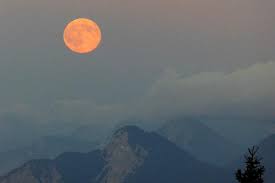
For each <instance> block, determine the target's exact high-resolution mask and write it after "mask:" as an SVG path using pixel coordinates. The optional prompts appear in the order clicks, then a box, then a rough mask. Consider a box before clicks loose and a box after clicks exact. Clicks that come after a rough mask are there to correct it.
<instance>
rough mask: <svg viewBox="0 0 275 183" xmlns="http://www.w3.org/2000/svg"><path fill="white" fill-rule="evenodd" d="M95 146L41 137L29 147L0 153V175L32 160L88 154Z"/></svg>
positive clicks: (64, 138)
mask: <svg viewBox="0 0 275 183" xmlns="http://www.w3.org/2000/svg"><path fill="white" fill-rule="evenodd" d="M96 146H97V144H96V142H92V141H87V140H83V139H81V140H80V139H76V138H73V137H69V136H68V137H60V136H47V137H43V138H41V139H39V140H37V141H36V142H34V143H33V144H31V145H29V146H25V147H21V148H17V149H14V150H9V151H6V152H0V162H1V163H0V175H1V174H3V173H7V172H8V171H10V170H12V169H13V168H15V167H18V166H20V165H22V164H23V163H25V162H26V161H29V160H32V159H38V158H39V159H40V158H55V157H56V156H58V155H59V154H61V153H63V152H68V151H78V152H89V151H91V150H93V149H95V148H96Z"/></svg>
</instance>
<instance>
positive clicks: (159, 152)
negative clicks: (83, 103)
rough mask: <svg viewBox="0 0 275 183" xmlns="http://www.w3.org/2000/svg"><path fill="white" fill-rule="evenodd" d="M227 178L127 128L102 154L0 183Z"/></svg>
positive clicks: (44, 165) (31, 167)
mask: <svg viewBox="0 0 275 183" xmlns="http://www.w3.org/2000/svg"><path fill="white" fill-rule="evenodd" d="M230 175H231V173H230V172H227V171H226V170H224V169H221V168H218V167H216V166H214V165H210V164H208V163H205V162H201V161H199V160H197V159H196V158H194V157H193V156H192V155H191V154H189V153H188V152H186V151H184V150H183V149H181V148H179V147H178V146H177V145H175V144H173V143H172V142H170V141H169V140H167V139H166V138H164V137H162V136H160V135H158V134H157V133H155V132H145V131H143V130H141V129H139V128H137V127H135V126H127V127H123V128H121V129H119V130H117V131H116V132H115V133H114V135H113V136H112V138H111V141H110V142H109V144H107V145H106V146H105V147H104V148H103V149H101V150H96V151H92V152H89V153H64V154H62V155H60V156H58V157H57V158H55V159H40V160H32V161H29V162H27V163H25V164H24V165H23V166H21V167H19V168H17V169H15V170H13V171H11V172H10V173H8V174H7V175H5V176H3V177H1V178H0V183H79V182H82V183H140V182H144V183H147V182H148V183H152V182H158V183H167V182H173V183H182V182H190V183H205V182H211V183H220V182H223V183H226V182H230V181H229V180H230Z"/></svg>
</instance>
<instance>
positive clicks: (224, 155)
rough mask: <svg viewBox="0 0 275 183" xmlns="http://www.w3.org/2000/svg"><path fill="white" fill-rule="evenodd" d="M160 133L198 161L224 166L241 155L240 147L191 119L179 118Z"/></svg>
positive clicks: (161, 129) (170, 122) (166, 125)
mask: <svg viewBox="0 0 275 183" xmlns="http://www.w3.org/2000/svg"><path fill="white" fill-rule="evenodd" d="M158 133H159V134H160V135H162V136H164V137H166V138H167V139H169V140H170V141H171V142H173V143H175V144H177V145H178V146H179V147H181V148H182V149H184V150H186V151H187V152H189V153H190V154H192V155H194V156H195V157H196V158H197V159H199V160H201V161H205V162H208V163H211V164H215V165H219V166H224V165H226V164H227V163H229V162H230V161H232V160H233V159H234V158H235V157H236V156H238V155H239V154H240V152H241V151H240V147H239V146H238V145H235V144H233V143H232V142H230V141H229V140H227V139H225V138H224V137H223V136H221V135H220V134H218V133H217V132H215V131H214V130H212V129H211V128H209V127H208V126H206V125H205V124H203V123H201V122H200V121H199V120H196V119H191V118H179V119H176V120H172V121H169V122H167V123H166V124H165V125H163V126H162V127H161V128H160V129H159V131H158Z"/></svg>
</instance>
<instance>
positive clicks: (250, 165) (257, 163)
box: [236, 146, 265, 183]
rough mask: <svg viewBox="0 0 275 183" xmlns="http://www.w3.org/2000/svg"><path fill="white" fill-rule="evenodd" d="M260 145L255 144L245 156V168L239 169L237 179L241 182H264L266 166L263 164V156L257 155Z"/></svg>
mask: <svg viewBox="0 0 275 183" xmlns="http://www.w3.org/2000/svg"><path fill="white" fill-rule="evenodd" d="M258 150H259V147H255V146H253V147H252V148H249V149H248V154H246V155H245V156H244V158H245V164H246V166H245V169H244V170H243V171H242V170H240V169H239V170H237V172H236V179H237V181H238V182H240V183H263V182H264V180H263V175H264V172H265V168H264V166H263V165H262V164H261V160H262V159H261V158H259V157H258V156H257V153H258Z"/></svg>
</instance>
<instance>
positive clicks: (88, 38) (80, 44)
mask: <svg viewBox="0 0 275 183" xmlns="http://www.w3.org/2000/svg"><path fill="white" fill-rule="evenodd" d="M101 36H102V35H101V31H100V28H99V26H98V25H97V24H96V23H95V22H94V21H92V20H90V19H86V18H79V19H76V20H73V21H71V22H70V23H69V24H68V25H67V26H66V28H65V30H64V35H63V37H64V42H65V45H66V46H67V47H68V48H69V49H70V50H71V51H73V52H76V53H80V54H85V53H90V52H92V51H94V50H95V49H96V48H97V47H98V45H99V44H100V42H101Z"/></svg>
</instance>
